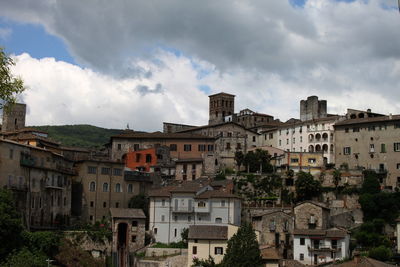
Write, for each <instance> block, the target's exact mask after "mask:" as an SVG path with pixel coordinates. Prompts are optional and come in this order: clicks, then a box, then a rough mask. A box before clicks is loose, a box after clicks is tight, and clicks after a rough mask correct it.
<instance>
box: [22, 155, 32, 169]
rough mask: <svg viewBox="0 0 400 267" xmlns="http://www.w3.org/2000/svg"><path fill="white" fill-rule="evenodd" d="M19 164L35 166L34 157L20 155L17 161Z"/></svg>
mask: <svg viewBox="0 0 400 267" xmlns="http://www.w3.org/2000/svg"><path fill="white" fill-rule="evenodd" d="M19 163H20V165H21V166H24V167H34V166H35V159H34V158H32V157H26V156H22V155H21V159H20V161H19Z"/></svg>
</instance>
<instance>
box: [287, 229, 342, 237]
mask: <svg viewBox="0 0 400 267" xmlns="http://www.w3.org/2000/svg"><path fill="white" fill-rule="evenodd" d="M293 234H294V235H306V236H321V237H327V238H345V237H346V235H348V233H347V231H345V230H340V229H337V228H332V229H328V230H320V229H294V230H293Z"/></svg>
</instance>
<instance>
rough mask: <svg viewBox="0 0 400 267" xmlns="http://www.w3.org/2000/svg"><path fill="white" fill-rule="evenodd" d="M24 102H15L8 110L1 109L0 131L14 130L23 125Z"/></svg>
mask: <svg viewBox="0 0 400 267" xmlns="http://www.w3.org/2000/svg"><path fill="white" fill-rule="evenodd" d="M25 116H26V104H19V103H16V104H14V105H13V107H11V108H10V110H8V111H6V110H5V109H3V125H2V126H1V131H2V132H3V133H4V132H14V131H17V130H20V129H22V128H24V127H25Z"/></svg>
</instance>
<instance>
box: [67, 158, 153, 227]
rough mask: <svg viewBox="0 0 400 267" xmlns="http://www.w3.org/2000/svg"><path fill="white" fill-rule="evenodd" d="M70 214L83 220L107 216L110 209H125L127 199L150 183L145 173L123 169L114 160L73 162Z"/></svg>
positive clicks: (145, 191)
mask: <svg viewBox="0 0 400 267" xmlns="http://www.w3.org/2000/svg"><path fill="white" fill-rule="evenodd" d="M75 165H76V170H77V174H78V175H77V177H75V178H74V194H73V196H74V198H73V202H72V206H73V215H74V216H76V217H78V218H79V219H80V220H82V221H85V222H92V223H94V222H96V221H101V220H104V219H108V218H109V211H110V208H117V209H118V208H128V204H129V200H130V199H131V198H132V197H133V196H135V195H138V194H141V193H142V194H145V193H147V190H148V189H149V188H150V187H151V185H152V180H151V177H150V175H149V174H148V173H141V172H132V171H125V170H124V164H123V163H120V162H115V161H104V160H84V161H80V162H77V163H76V164H75Z"/></svg>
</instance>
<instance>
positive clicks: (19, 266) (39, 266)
mask: <svg viewBox="0 0 400 267" xmlns="http://www.w3.org/2000/svg"><path fill="white" fill-rule="evenodd" d="M46 259H47V257H46V255H45V254H43V253H40V252H37V251H32V250H30V249H27V248H23V249H21V250H19V251H17V250H16V251H14V252H13V253H11V254H10V255H9V256H8V257H7V259H6V260H5V262H3V263H2V264H1V265H0V267H46V266H47V262H46ZM51 266H52V265H51Z"/></svg>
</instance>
